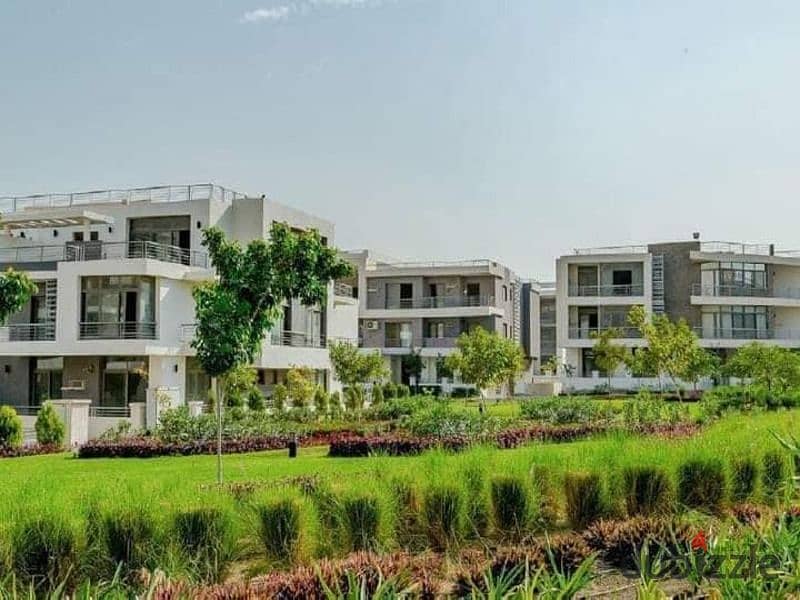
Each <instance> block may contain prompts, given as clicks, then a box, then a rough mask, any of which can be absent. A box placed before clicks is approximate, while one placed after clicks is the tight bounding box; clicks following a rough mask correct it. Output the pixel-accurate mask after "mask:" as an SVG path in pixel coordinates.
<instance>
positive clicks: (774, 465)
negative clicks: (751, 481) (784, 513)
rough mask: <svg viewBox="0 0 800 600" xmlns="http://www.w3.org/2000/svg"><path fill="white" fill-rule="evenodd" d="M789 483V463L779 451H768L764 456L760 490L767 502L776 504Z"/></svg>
mask: <svg viewBox="0 0 800 600" xmlns="http://www.w3.org/2000/svg"><path fill="white" fill-rule="evenodd" d="M788 481H789V463H788V461H787V460H786V457H785V456H784V453H783V452H781V451H780V450H770V451H769V452H767V453H765V454H764V458H763V470H762V472H761V489H762V491H763V492H764V498H765V500H767V501H768V502H776V501H777V500H779V499H780V498H781V496H782V495H783V493H784V492H785V491H786V484H787V483H788Z"/></svg>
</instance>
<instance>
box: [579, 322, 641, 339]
mask: <svg viewBox="0 0 800 600" xmlns="http://www.w3.org/2000/svg"><path fill="white" fill-rule="evenodd" d="M608 329H616V330H617V331H618V332H619V335H618V337H619V338H620V339H625V340H635V339H639V338H641V337H642V333H641V332H640V331H639V330H638V329H637V328H636V327H614V326H613V325H610V326H607V327H570V328H569V339H571V340H591V339H592V338H594V336H595V335H598V334H599V333H600V332H602V331H606V330H608Z"/></svg>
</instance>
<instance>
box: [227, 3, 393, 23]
mask: <svg viewBox="0 0 800 600" xmlns="http://www.w3.org/2000/svg"><path fill="white" fill-rule="evenodd" d="M384 1H385V0H298V1H295V2H290V3H289V4H282V5H280V6H273V7H269V8H256V9H255V10H251V11H248V12H246V13H244V14H243V15H242V17H241V18H240V19H239V22H241V23H260V22H272V23H274V22H276V21H284V20H286V19H288V18H289V17H290V16H292V15H295V14H297V15H307V14H309V13H310V12H312V11H313V10H316V9H325V8H335V9H344V8H362V7H367V6H370V7H378V6H381V5H382V4H384Z"/></svg>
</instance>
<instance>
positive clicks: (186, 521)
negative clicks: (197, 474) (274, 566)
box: [173, 507, 235, 583]
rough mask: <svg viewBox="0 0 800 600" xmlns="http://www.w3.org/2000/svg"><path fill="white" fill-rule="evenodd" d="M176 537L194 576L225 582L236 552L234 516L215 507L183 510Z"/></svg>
mask: <svg viewBox="0 0 800 600" xmlns="http://www.w3.org/2000/svg"><path fill="white" fill-rule="evenodd" d="M173 529H174V536H175V539H176V541H177V543H178V546H179V549H180V551H181V553H182V554H183V556H184V558H185V559H186V560H187V561H188V563H189V566H190V569H191V571H192V572H193V574H194V576H195V577H196V578H197V579H200V580H201V581H204V582H208V583H217V582H220V581H222V579H223V578H224V576H225V573H226V571H227V569H228V567H229V566H230V563H231V562H232V560H233V558H234V555H235V538H234V528H233V519H232V518H231V515H230V513H229V512H227V511H225V510H223V509H221V508H215V507H209V508H195V509H191V510H186V511H182V512H179V513H178V514H176V515H175V519H174V522H173Z"/></svg>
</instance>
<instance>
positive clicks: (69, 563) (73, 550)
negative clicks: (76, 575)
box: [11, 515, 77, 590]
mask: <svg viewBox="0 0 800 600" xmlns="http://www.w3.org/2000/svg"><path fill="white" fill-rule="evenodd" d="M11 552H12V566H13V569H14V572H15V573H16V575H17V576H18V577H19V579H20V581H21V582H22V583H24V584H25V585H26V586H33V587H34V588H38V589H42V588H44V590H52V589H54V588H55V587H56V586H58V585H60V584H62V583H64V582H65V581H66V579H67V577H68V576H69V574H70V572H71V571H72V569H73V568H74V566H75V562H76V559H77V539H76V535H75V532H74V530H73V529H72V527H71V526H70V525H69V524H68V523H67V522H66V520H64V518H63V517H60V516H56V515H39V516H36V517H33V518H31V519H29V520H27V521H24V522H23V523H22V524H20V525H18V526H17V527H16V528H15V529H14V531H13V532H12V536H11Z"/></svg>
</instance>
